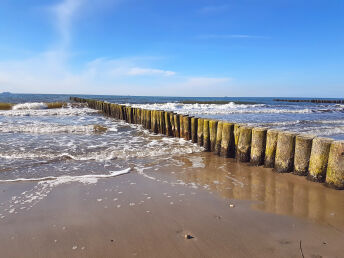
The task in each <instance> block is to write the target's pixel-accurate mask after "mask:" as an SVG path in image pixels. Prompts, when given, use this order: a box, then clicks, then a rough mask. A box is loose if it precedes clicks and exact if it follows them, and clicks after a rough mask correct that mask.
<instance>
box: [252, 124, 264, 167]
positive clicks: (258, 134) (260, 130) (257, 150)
mask: <svg viewBox="0 0 344 258" xmlns="http://www.w3.org/2000/svg"><path fill="white" fill-rule="evenodd" d="M267 130H268V129H267V128H264V127H254V128H253V129H252V144H251V159H250V163H251V164H252V165H254V166H260V165H263V164H264V156H265V149H266V132H267Z"/></svg>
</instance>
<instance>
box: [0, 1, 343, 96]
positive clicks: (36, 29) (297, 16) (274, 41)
mask: <svg viewBox="0 0 344 258" xmlns="http://www.w3.org/2000/svg"><path fill="white" fill-rule="evenodd" d="M2 91H10V92H15V93H65V94H78V93H79V94H109V95H146V96H209V97H223V96H228V97H255V96H257V97H335V98H338V97H341V98H342V97H344V1H343V0H308V1H307V0H227V1H223V0H222V1H220V0H212V1H210V0H173V1H168V0H97V1H94V0H54V1H50V0H1V1H0V92H2Z"/></svg>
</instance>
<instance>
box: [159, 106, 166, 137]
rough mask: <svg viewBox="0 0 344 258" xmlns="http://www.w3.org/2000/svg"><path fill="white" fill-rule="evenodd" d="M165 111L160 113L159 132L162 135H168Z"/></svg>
mask: <svg viewBox="0 0 344 258" xmlns="http://www.w3.org/2000/svg"><path fill="white" fill-rule="evenodd" d="M165 113H166V112H165V111H160V112H159V121H160V130H159V132H160V133H161V134H165V135H166V125H165Z"/></svg>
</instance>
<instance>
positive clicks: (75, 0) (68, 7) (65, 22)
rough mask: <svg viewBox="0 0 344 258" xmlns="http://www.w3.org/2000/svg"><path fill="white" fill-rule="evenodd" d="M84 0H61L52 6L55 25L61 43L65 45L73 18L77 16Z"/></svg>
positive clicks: (67, 41) (69, 34)
mask: <svg viewBox="0 0 344 258" xmlns="http://www.w3.org/2000/svg"><path fill="white" fill-rule="evenodd" d="M84 3H85V0H63V1H62V2H60V3H58V4H56V5H54V6H52V7H51V8H50V9H51V11H52V13H53V15H54V16H55V17H54V22H55V25H56V27H57V29H58V31H59V33H60V36H61V43H62V44H63V45H67V44H68V43H69V41H70V36H71V29H72V23H73V19H74V18H75V17H76V16H77V14H78V12H79V11H80V9H81V7H82V5H83V4H84Z"/></svg>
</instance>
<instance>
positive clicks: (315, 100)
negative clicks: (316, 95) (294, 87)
mask: <svg viewBox="0 0 344 258" xmlns="http://www.w3.org/2000/svg"><path fill="white" fill-rule="evenodd" d="M274 101H280V102H310V103H332V104H344V99H274Z"/></svg>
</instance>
